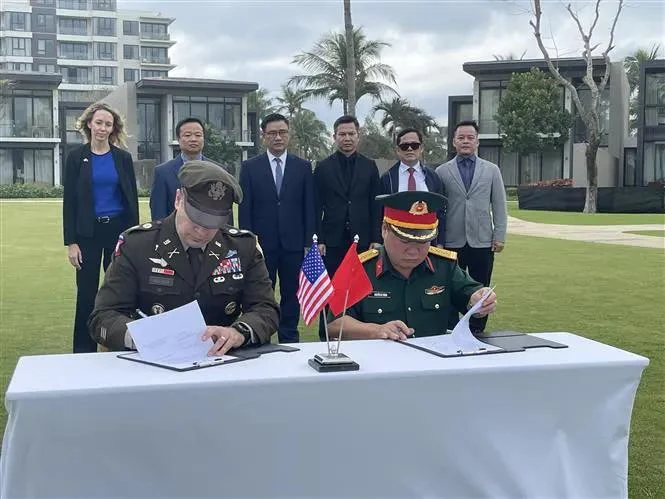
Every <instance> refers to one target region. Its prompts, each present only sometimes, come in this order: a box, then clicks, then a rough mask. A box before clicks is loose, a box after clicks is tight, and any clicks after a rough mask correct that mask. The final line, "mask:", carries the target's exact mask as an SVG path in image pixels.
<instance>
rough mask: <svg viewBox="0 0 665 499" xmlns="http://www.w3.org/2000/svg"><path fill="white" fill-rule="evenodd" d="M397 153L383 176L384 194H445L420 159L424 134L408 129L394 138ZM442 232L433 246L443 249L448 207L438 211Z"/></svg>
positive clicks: (437, 180) (438, 182) (441, 183)
mask: <svg viewBox="0 0 665 499" xmlns="http://www.w3.org/2000/svg"><path fill="white" fill-rule="evenodd" d="M395 153H396V154H397V157H398V159H399V162H398V163H395V164H394V165H393V166H391V167H390V169H389V170H388V171H387V172H385V173H384V174H383V175H381V187H380V189H381V194H395V193H396V192H402V191H429V192H435V193H437V194H441V195H442V196H445V195H446V190H445V188H444V186H443V182H441V179H440V178H439V177H438V176H437V174H436V173H434V170H430V169H429V168H427V167H425V166H424V165H423V164H422V163H421V162H420V160H421V159H422V157H423V134H422V133H421V132H420V131H419V130H416V129H415V128H405V129H404V130H401V131H400V132H399V133H398V134H397V137H395ZM437 219H438V220H439V232H438V234H437V236H436V238H435V239H434V241H433V243H434V244H436V246H439V247H440V248H443V243H444V241H445V232H446V208H445V205H444V207H443V208H441V209H440V210H438V211H437Z"/></svg>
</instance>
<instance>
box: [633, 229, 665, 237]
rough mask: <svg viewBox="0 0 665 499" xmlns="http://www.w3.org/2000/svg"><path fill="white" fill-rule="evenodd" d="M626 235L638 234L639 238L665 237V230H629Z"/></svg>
mask: <svg viewBox="0 0 665 499" xmlns="http://www.w3.org/2000/svg"><path fill="white" fill-rule="evenodd" d="M626 234H636V235H638V236H654V237H665V230H629V231H628V232H626Z"/></svg>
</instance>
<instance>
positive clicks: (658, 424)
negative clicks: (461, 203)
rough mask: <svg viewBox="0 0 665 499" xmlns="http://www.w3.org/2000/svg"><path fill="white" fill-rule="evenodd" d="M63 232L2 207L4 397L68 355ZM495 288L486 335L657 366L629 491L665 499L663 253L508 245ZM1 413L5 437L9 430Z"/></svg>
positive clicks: (70, 300)
mask: <svg viewBox="0 0 665 499" xmlns="http://www.w3.org/2000/svg"><path fill="white" fill-rule="evenodd" d="M141 208H142V213H147V211H146V208H147V205H146V204H145V203H142V204H141ZM531 213H535V212H531ZM142 220H147V216H142ZM631 223H634V222H631ZM61 226H62V225H61V205H60V204H59V203H58V202H42V203H31V202H23V203H3V202H1V201H0V275H1V276H2V279H1V281H0V389H1V391H2V394H3V395H4V392H5V391H6V387H7V383H8V382H9V378H10V377H11V374H12V372H13V370H14V366H15V365H16V361H17V359H18V358H19V357H20V356H22V355H31V354H43V353H62V352H69V351H70V348H71V334H72V331H71V330H72V321H73V311H74V292H75V287H74V270H73V269H72V268H71V267H70V265H69V264H68V263H67V261H66V258H65V250H64V247H63V246H62V235H61V232H62V229H61ZM493 280H494V283H495V284H497V285H498V287H497V294H498V295H499V301H500V305H499V307H500V308H499V310H498V311H497V313H496V314H495V315H494V317H493V318H492V319H491V320H490V322H489V327H488V329H489V330H493V329H512V330H517V331H524V332H533V331H570V332H573V333H576V334H580V335H582V336H585V337H589V338H593V339H595V340H597V341H601V342H603V343H607V344H610V345H614V346H616V347H619V348H623V349H625V350H628V351H631V352H635V353H638V354H641V355H644V356H646V357H648V358H649V359H650V360H651V364H650V365H649V367H647V369H646V370H645V372H644V375H643V377H642V381H641V384H640V387H639V390H638V394H637V399H636V402H635V407H634V411H633V418H632V430H631V438H630V461H629V463H630V470H629V486H630V496H631V497H640V498H641V497H652V498H657V497H662V491H664V490H665V390H664V389H663V379H665V349H664V348H663V345H664V344H665V330H664V328H663V312H662V297H663V296H664V292H665V289H664V283H665V261H664V259H663V254H662V251H661V250H658V249H649V248H634V247H627V246H613V245H606V244H592V243H582V242H575V241H559V240H554V239H544V238H535V237H533V238H532V237H525V236H511V239H510V246H509V247H508V248H507V249H506V251H504V252H503V253H501V254H500V255H497V258H496V263H495V272H494V279H493ZM302 337H303V339H304V340H307V341H311V340H313V339H315V338H316V337H317V328H316V324H314V325H313V326H310V327H309V328H306V329H305V330H303V332H302ZM42 374H43V375H48V373H42ZM2 405H3V410H2V413H0V430H2V429H4V425H5V423H6V414H5V412H4V403H3V404H2ZM518 416H519V415H516V417H518ZM44 417H48V415H45V416H44ZM303 417H307V415H306V414H305V415H303ZM534 459H537V456H534ZM525 472H528V470H526V471H525Z"/></svg>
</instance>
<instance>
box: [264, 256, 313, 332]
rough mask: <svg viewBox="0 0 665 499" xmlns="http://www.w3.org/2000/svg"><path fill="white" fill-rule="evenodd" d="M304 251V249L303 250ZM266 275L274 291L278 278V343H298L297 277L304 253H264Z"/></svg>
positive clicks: (298, 307)
mask: <svg viewBox="0 0 665 499" xmlns="http://www.w3.org/2000/svg"><path fill="white" fill-rule="evenodd" d="M303 249H304V248H303ZM264 257H265V260H266V267H267V268H268V275H269V276H270V280H271V281H272V288H273V289H275V284H276V283H277V277H278V276H279V296H280V301H279V309H280V315H279V329H278V330H277V337H278V340H279V342H280V343H298V342H299V341H300V335H299V334H298V321H299V320H300V303H298V297H297V296H296V294H297V292H298V276H299V275H300V265H301V264H302V261H303V258H304V251H303V250H301V251H286V250H283V249H282V250H273V251H264Z"/></svg>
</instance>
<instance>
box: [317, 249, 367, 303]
mask: <svg viewBox="0 0 665 499" xmlns="http://www.w3.org/2000/svg"><path fill="white" fill-rule="evenodd" d="M357 248H358V243H357V242H354V243H353V244H352V245H351V247H350V248H349V251H347V252H346V256H344V260H342V263H341V264H340V266H339V268H338V269H337V272H335V275H334V276H333V278H332V287H333V289H334V291H333V295H332V297H331V298H330V301H329V302H328V305H329V306H330V310H331V311H332V313H333V314H335V315H339V314H341V313H342V312H343V311H344V303H345V302H346V308H349V307H352V306H353V305H355V304H356V303H358V302H359V301H360V300H362V299H363V298H365V297H366V296H367V295H368V294H370V293H371V292H372V283H371V281H370V280H369V277H367V273H366V272H365V269H364V268H363V264H362V263H361V262H360V259H359V258H358V253H357ZM347 293H348V298H347Z"/></svg>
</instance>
